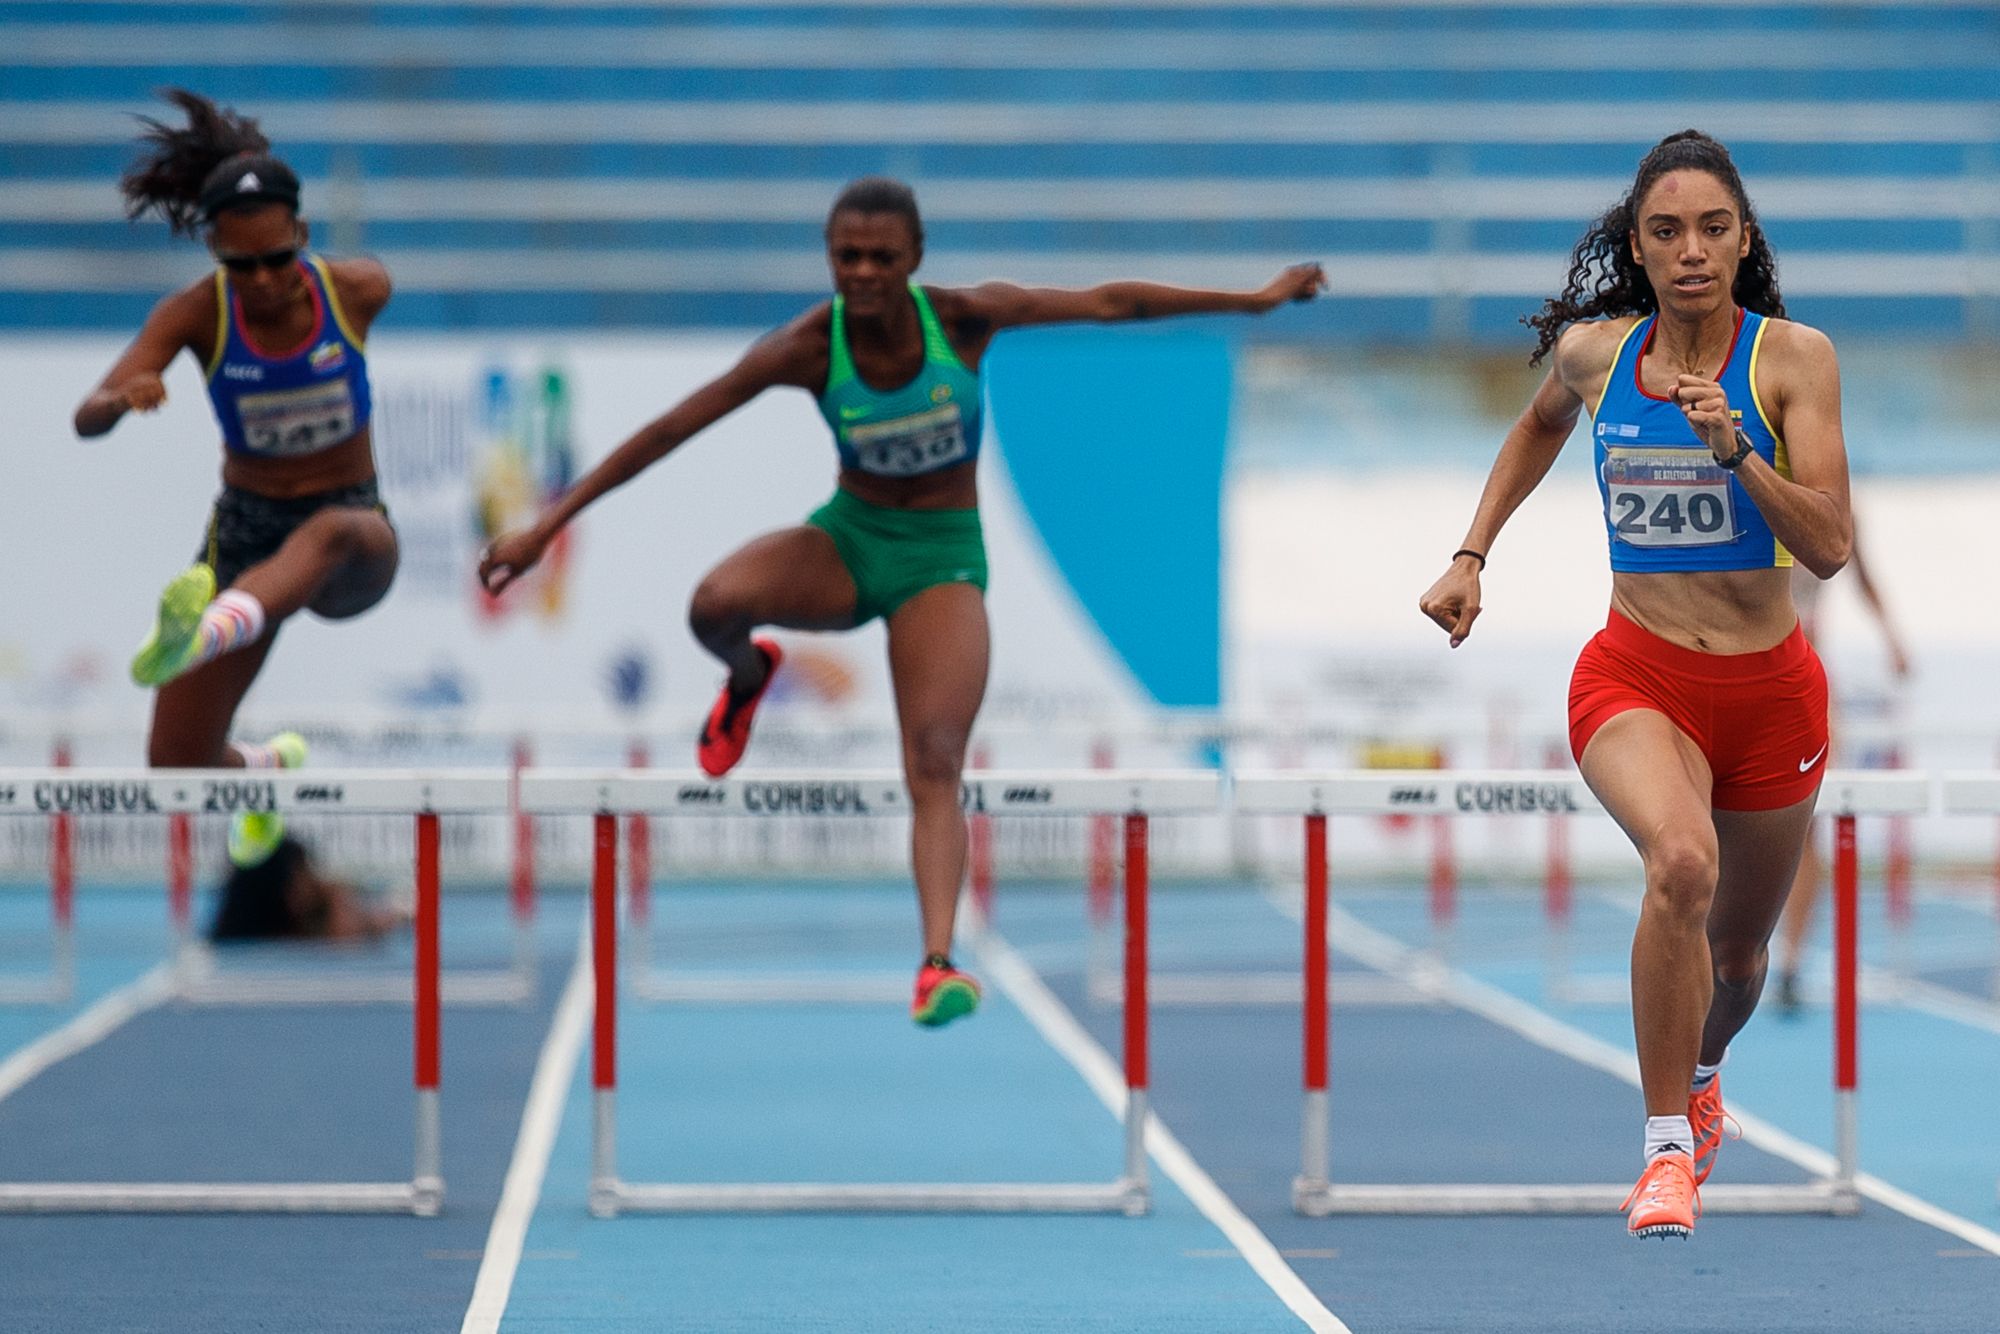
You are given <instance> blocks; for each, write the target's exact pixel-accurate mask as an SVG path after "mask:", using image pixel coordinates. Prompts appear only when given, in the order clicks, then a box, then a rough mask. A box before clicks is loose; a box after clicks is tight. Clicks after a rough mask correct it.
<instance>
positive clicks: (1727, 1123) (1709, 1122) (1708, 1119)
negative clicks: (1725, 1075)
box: [1688, 1075, 1743, 1186]
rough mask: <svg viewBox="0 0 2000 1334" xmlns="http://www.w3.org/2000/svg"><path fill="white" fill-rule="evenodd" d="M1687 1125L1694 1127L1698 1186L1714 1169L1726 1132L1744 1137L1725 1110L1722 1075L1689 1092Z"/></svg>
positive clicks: (1737, 1137) (1739, 1127) (1695, 1177)
mask: <svg viewBox="0 0 2000 1334" xmlns="http://www.w3.org/2000/svg"><path fill="white" fill-rule="evenodd" d="M1688 1125H1689V1126H1690V1127H1691V1128H1692V1129H1693V1130H1694V1184H1695V1185H1697V1186H1699V1185H1701V1184H1702V1183H1703V1182H1705V1181H1707V1180H1708V1174H1709V1173H1710V1172H1711V1171H1713V1170H1714V1169H1715V1156H1716V1154H1717V1153H1718V1152H1720V1151H1721V1149H1722V1140H1723V1136H1725V1135H1727V1136H1728V1137H1729V1138H1730V1139H1742V1138H1743V1127H1741V1126H1739V1125H1737V1124H1736V1118H1735V1117H1733V1116H1731V1115H1730V1114H1729V1113H1728V1112H1725V1111H1724V1110H1722V1076H1721V1075H1717V1076H1716V1077H1715V1078H1713V1079H1711V1080H1709V1081H1708V1086H1707V1087H1706V1088H1703V1089H1698V1090H1696V1091H1695V1092H1693V1093H1690V1094H1688Z"/></svg>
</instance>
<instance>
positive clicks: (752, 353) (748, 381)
mask: <svg viewBox="0 0 2000 1334" xmlns="http://www.w3.org/2000/svg"><path fill="white" fill-rule="evenodd" d="M798 334H799V326H798V325H796V324H794V325H790V326H787V327H786V328H784V329H780V330H779V331H777V332H776V333H773V334H771V335H769V336H768V337H766V338H764V339H762V340H760V341H759V342H758V343H757V345H756V346H755V347H752V348H751V349H750V350H749V351H748V352H746V353H745V354H744V355H743V359H742V360H741V361H739V362H737V363H736V364H735V365H734V366H732V367H730V368H729V369H728V370H727V371H725V372H724V373H723V374H722V375H720V376H718V377H717V378H715V379H713V380H711V381H709V382H708V383H707V384H705V385H703V386H702V387H701V388H699V389H697V390H695V391H694V392H693V393H692V394H689V395H688V396H687V397H686V398H684V399H682V400H681V401H680V402H679V403H678V404H676V405H675V406H674V407H672V408H670V409H668V411H667V412H665V413H664V414H662V415H661V416H659V417H656V418H654V419H653V420H652V421H650V422H648V423H646V425H644V426H642V427H640V428H639V429H638V431H636V432H634V433H633V434H632V435H631V436H630V437H629V438H627V439H626V440H625V442H624V443H622V444H620V445H619V446H618V447H617V448H616V449H614V450H612V451H611V452H610V453H609V454H608V455H606V456H605V457H604V459H603V461H602V462H600V463H598V465H597V466H596V467H594V468H592V469H591V470H590V471H589V472H587V473H585V474H584V475H583V476H582V477H580V478H578V479H577V481H576V483H575V485H573V486H571V487H570V488H569V490H567V491H565V492H564V493H563V494H562V497H561V498H560V499H559V500H557V501H556V503H555V504H553V505H551V506H549V507H548V508H547V509H546V510H544V511H542V513H541V514H540V516H538V517H537V518H536V519H535V521H534V522H533V523H532V524H530V525H529V526H528V527H526V528H522V529H517V530H516V531H514V532H511V533H507V534H505V535H503V536H501V537H499V538H497V539H495V540H494V541H493V542H492V543H490V544H489V545H488V546H487V548H486V549H485V550H484V551H483V552H481V553H480V557H479V581H480V582H481V583H482V584H484V585H485V586H486V591H487V592H488V593H492V594H495V595H498V594H499V593H500V592H501V591H502V590H504V589H505V588H506V587H507V585H509V584H511V583H513V582H514V581H515V580H516V579H518V578H520V577H521V576H522V575H524V574H526V573H527V572H528V571H529V570H530V569H531V568H533V566H534V564H535V562H536V561H538V560H540V559H541V558H542V552H543V551H544V550H546V549H547V547H548V544H549V543H550V542H552V541H554V540H555V536H556V534H557V533H559V532H561V531H562V530H563V528H564V526H565V525H567V524H568V523H569V521H570V520H571V519H574V518H575V517H576V516H577V515H578V514H579V513H581V512H582V511H583V509H584V508H585V507H586V506H588V505H590V504H591V503H592V502H593V501H595V500H596V499H597V498H598V497H599V496H602V495H603V494H604V493H605V492H607V491H610V490H613V489H614V488H616V487H620V486H623V485H624V484H625V483H627V482H629V481H631V480H632V479H633V478H634V477H637V476H638V475H639V474H640V473H642V472H644V471H645V470H646V469H648V468H650V467H652V466H653V464H655V463H657V462H659V461H660V460H661V459H663V458H665V457H666V456H667V455H668V454H670V453H672V452H673V450H674V449H676V448H677V447H679V446H680V445H681V444H682V443H684V442H685V441H687V440H688V439H689V438H690V437H692V436H694V435H695V434H697V433H698V432H700V431H702V430H705V429H706V428H708V427H710V426H712V425H714V424H715V423H716V422H718V421H720V420H722V419H723V418H724V417H726V416H728V415H729V414H730V413H732V412H734V411H736V409H738V408H740V407H742V406H743V405H744V404H745V403H748V402H749V401H750V400H751V399H753V398H755V397H757V395H759V394H761V393H763V392H764V391H765V390H766V389H769V388H770V387H771V386H773V385H778V384H792V383H797V382H798V374H797V369H796V363H797V362H798V360H799V341H800V340H799V336H798Z"/></svg>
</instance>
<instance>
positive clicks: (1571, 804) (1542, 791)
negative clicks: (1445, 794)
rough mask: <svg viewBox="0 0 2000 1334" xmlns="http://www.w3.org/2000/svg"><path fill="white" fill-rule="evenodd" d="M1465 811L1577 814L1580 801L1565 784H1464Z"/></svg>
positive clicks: (1461, 798) (1461, 794)
mask: <svg viewBox="0 0 2000 1334" xmlns="http://www.w3.org/2000/svg"><path fill="white" fill-rule="evenodd" d="M1457 797H1458V808H1459V809H1460V810H1462V811H1491V812H1505V811H1520V812H1534V811H1573V810H1576V809H1578V807H1577V804H1576V798H1575V796H1574V795H1572V794H1571V792H1570V789H1569V787H1568V785H1567V784H1564V783H1533V782H1527V783H1460V784H1459V785H1458V793H1457Z"/></svg>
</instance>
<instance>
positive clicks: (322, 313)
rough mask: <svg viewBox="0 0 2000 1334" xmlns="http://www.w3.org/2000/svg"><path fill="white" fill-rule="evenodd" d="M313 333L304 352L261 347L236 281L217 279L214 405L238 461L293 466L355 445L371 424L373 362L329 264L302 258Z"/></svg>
mask: <svg viewBox="0 0 2000 1334" xmlns="http://www.w3.org/2000/svg"><path fill="white" fill-rule="evenodd" d="M299 268H300V271H301V272H302V273H303V274H304V276H305V281H306V291H307V292H308V293H309V294H310V295H311V297H312V303H313V326H312V332H311V333H310V334H308V335H307V336H306V337H305V338H304V339H302V340H300V342H299V344H298V346H297V347H291V348H285V349H283V350H279V351H273V350H269V349H265V348H260V347H257V346H255V345H254V344H252V343H251V341H250V336H249V334H248V332H247V331H246V330H245V329H244V327H243V309H242V305H241V303H240V302H239V301H238V300H237V297H236V293H235V292H234V291H233V290H232V289H231V288H230V286H229V279H228V275H227V274H225V273H224V272H223V271H222V270H221V269H217V270H216V271H215V296H216V306H217V311H218V314H217V316H216V330H215V352H214V354H213V355H212V356H211V357H210V358H209V363H208V398H209V402H210V403H212V404H213V405H214V407H215V420H216V422H217V423H218V424H219V425H220V426H221V427H222V441H223V444H224V446H225V447H227V448H228V450H229V451H230V452H231V453H232V454H253V455H257V456H260V457H264V458H289V457H294V456H296V455H300V454H313V453H317V452H318V451H319V450H322V449H329V448H331V447H332V446H334V445H337V444H340V443H341V442H342V441H345V440H349V439H352V438H353V436H354V435H355V433H356V432H358V431H360V430H361V429H362V428H363V427H364V426H366V425H367V424H368V418H369V415H370V412H371V410H372V404H371V402H370V398H369V392H368V358H367V356H366V355H365V354H364V351H363V343H362V340H361V339H360V338H358V337H356V336H355V334H354V331H353V329H352V328H351V327H350V326H349V325H348V323H347V317H346V315H345V314H343V313H342V311H341V308H340V297H339V295H338V294H337V293H336V292H335V291H334V288H333V280H332V278H331V277H329V276H328V274H327V269H326V261H325V260H322V259H321V258H319V256H317V255H302V256H300V258H299Z"/></svg>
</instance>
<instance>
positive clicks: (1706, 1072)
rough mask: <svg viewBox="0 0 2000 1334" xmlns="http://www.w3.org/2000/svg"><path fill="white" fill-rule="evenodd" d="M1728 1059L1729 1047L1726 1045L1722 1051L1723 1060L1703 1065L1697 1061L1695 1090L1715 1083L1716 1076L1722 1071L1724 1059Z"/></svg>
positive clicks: (1698, 1090) (1699, 1090)
mask: <svg viewBox="0 0 2000 1334" xmlns="http://www.w3.org/2000/svg"><path fill="white" fill-rule="evenodd" d="M1728 1059H1729V1049H1728V1048H1726V1047H1725V1048H1723V1051H1722V1060H1721V1061H1717V1062H1716V1063H1715V1064H1714V1065H1703V1064H1701V1063H1700V1062H1698V1061H1697V1062H1696V1063H1695V1067H1694V1091H1695V1092H1697V1093H1699V1092H1701V1091H1702V1090H1703V1089H1705V1088H1707V1087H1708V1086H1709V1085H1710V1084H1711V1083H1713V1082H1714V1081H1715V1077H1716V1076H1717V1075H1718V1074H1720V1073H1722V1064H1723V1061H1727V1060H1728Z"/></svg>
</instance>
